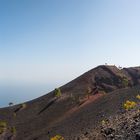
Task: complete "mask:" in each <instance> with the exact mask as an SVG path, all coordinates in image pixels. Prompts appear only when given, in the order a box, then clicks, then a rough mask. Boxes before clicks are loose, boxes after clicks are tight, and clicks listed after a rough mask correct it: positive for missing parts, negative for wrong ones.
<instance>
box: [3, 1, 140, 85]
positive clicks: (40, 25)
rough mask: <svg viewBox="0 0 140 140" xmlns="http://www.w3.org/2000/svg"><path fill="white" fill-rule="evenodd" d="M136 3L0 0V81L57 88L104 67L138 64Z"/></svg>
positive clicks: (139, 29) (139, 26) (139, 19)
mask: <svg viewBox="0 0 140 140" xmlns="http://www.w3.org/2000/svg"><path fill="white" fill-rule="evenodd" d="M139 37H140V1H139V0H0V82H1V83H6V84H14V83H15V84H19V83H24V84H29V83H31V84H46V85H53V84H54V85H55V84H58V85H59V84H60V85H61V84H63V83H65V82H68V81H70V80H72V79H73V78H75V77H77V76H79V75H80V74H82V73H83V72H86V71H87V70H89V69H91V68H93V67H95V66H97V65H100V64H104V63H108V64H116V65H117V66H118V65H121V66H136V65H140V63H139V60H140V55H139V53H140V38H139Z"/></svg>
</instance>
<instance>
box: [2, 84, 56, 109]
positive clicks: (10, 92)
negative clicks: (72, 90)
mask: <svg viewBox="0 0 140 140" xmlns="http://www.w3.org/2000/svg"><path fill="white" fill-rule="evenodd" d="M53 88H54V86H53V85H51V86H48V85H0V108H2V107H6V106H8V104H9V103H10V102H12V103H14V104H19V103H22V102H25V101H29V100H32V99H35V98H38V97H40V96H42V95H45V94H47V93H48V92H50V91H51V90H53Z"/></svg>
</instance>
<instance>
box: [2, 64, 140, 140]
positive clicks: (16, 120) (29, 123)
mask: <svg viewBox="0 0 140 140" xmlns="http://www.w3.org/2000/svg"><path fill="white" fill-rule="evenodd" d="M139 84H140V67H132V68H124V69H118V68H117V67H115V66H104V65H102V66H98V67H96V68H94V69H92V70H90V71H88V72H86V73H84V74H83V75H81V76H80V77H78V78H76V79H74V80H73V81H71V82H69V83H68V84H66V85H64V86H62V87H60V91H61V95H59V96H56V94H55V91H52V92H50V93H48V94H46V95H44V96H42V97H40V98H37V99H35V100H32V101H29V102H26V103H23V104H19V105H15V106H12V107H7V108H1V109H0V120H1V121H4V122H6V123H7V125H8V127H9V128H14V129H15V130H16V132H15V131H14V132H15V133H12V134H11V133H10V134H9V132H4V133H3V134H2V138H1V139H2V140H4V139H7V140H8V139H9V140H10V139H11V140H12V139H15V140H49V139H50V137H53V136H55V135H57V134H58V135H61V136H63V137H64V138H65V139H66V140H76V139H77V140H78V139H81V140H82V139H83V138H82V136H83V135H86V134H87V133H89V131H91V130H93V129H94V128H96V127H97V126H98V125H99V124H100V122H101V121H102V120H103V119H105V118H108V117H110V116H115V115H116V114H118V113H120V114H121V113H122V112H123V111H124V108H123V107H122V105H123V103H124V102H125V101H126V100H134V101H135V100H136V98H135V97H136V95H137V94H138V93H139V91H140V87H139ZM9 137H10V138H9ZM89 139H90V138H89ZM91 139H92V138H91Z"/></svg>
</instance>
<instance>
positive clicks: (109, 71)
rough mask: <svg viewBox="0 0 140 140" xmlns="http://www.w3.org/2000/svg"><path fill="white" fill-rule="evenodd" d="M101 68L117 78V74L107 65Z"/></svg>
mask: <svg viewBox="0 0 140 140" xmlns="http://www.w3.org/2000/svg"><path fill="white" fill-rule="evenodd" d="M101 68H102V69H103V70H105V71H107V72H108V73H110V74H111V75H113V77H117V79H119V78H118V76H117V75H116V74H115V73H114V72H112V70H110V69H109V68H108V67H106V66H102V67H101Z"/></svg>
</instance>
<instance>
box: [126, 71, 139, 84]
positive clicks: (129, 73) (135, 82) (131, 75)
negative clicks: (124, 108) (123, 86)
mask: <svg viewBox="0 0 140 140" xmlns="http://www.w3.org/2000/svg"><path fill="white" fill-rule="evenodd" d="M124 70H125V71H126V72H127V73H128V75H129V76H130V77H131V78H132V82H133V86H135V85H137V84H138V82H137V77H136V76H135V75H134V74H133V73H132V72H131V71H130V69H127V68H124ZM133 70H135V69H133Z"/></svg>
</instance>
